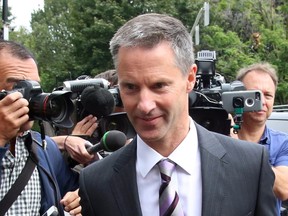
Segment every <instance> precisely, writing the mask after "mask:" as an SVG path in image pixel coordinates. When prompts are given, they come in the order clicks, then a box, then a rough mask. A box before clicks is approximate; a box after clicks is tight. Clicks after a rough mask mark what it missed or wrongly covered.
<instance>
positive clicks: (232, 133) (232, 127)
mask: <svg viewBox="0 0 288 216" xmlns="http://www.w3.org/2000/svg"><path fill="white" fill-rule="evenodd" d="M228 118H229V119H230V120H231V126H230V137H232V138H235V139H238V135H237V134H235V133H234V125H235V122H234V118H233V116H232V115H231V114H230V113H229V114H228Z"/></svg>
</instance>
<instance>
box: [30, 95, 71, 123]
mask: <svg viewBox="0 0 288 216" xmlns="http://www.w3.org/2000/svg"><path fill="white" fill-rule="evenodd" d="M29 109H30V111H29V116H30V118H31V119H39V120H45V121H49V122H53V123H54V124H55V125H56V126H62V127H67V128H69V127H72V126H73V122H72V120H71V119H70V116H71V114H72V112H73V109H74V106H73V103H72V101H71V99H70V92H64V91H54V92H52V93H51V94H50V93H41V94H38V95H36V96H35V97H32V98H31V101H30V102H29Z"/></svg>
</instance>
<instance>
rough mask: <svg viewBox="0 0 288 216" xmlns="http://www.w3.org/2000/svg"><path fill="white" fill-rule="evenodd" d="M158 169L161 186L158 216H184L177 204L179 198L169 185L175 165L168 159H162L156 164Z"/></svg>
mask: <svg viewBox="0 0 288 216" xmlns="http://www.w3.org/2000/svg"><path fill="white" fill-rule="evenodd" d="M158 167H159V170H160V174H161V179H162V184H161V187H160V191H159V208H160V216H170V215H173V216H182V215H184V213H183V210H182V207H181V204H180V202H179V196H178V194H177V192H176V191H175V190H174V189H173V187H172V185H169V183H170V180H171V175H172V172H173V170H174V168H175V163H174V162H173V161H170V160H169V159H164V160H161V161H160V162H159V163H158Z"/></svg>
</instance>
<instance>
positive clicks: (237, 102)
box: [233, 97, 244, 108]
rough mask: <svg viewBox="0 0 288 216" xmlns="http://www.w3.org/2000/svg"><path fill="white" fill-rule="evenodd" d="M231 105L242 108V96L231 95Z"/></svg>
mask: <svg viewBox="0 0 288 216" xmlns="http://www.w3.org/2000/svg"><path fill="white" fill-rule="evenodd" d="M233 107H234V108H243V107H244V99H243V97H233Z"/></svg>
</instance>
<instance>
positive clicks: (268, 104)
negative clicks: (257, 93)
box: [232, 63, 288, 215]
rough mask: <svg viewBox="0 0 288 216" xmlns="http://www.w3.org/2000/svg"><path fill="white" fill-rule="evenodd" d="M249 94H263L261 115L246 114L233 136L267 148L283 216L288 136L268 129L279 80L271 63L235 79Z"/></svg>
mask: <svg viewBox="0 0 288 216" xmlns="http://www.w3.org/2000/svg"><path fill="white" fill-rule="evenodd" d="M236 79H237V80H240V81H242V82H243V84H244V86H245V87H246V89H247V90H255V89H257V90H261V91H262V95H263V97H262V102H263V104H262V105H263V109H262V110H261V111H260V112H245V113H243V123H242V125H241V129H240V130H239V132H238V134H236V135H235V134H233V135H232V136H233V137H235V138H237V137H238V139H241V140H247V141H251V142H255V143H259V144H261V145H264V146H265V147H266V148H267V149H268V151H269V162H270V164H271V166H272V170H273V171H274V174H275V183H274V193H275V194H276V196H277V198H278V202H277V207H278V215H280V208H281V201H285V200H287V199H288V135H287V134H285V133H283V132H280V131H275V130H272V129H270V128H269V127H267V125H266V121H267V119H268V118H269V116H270V114H271V112H272V110H273V104H274V99H275V93H276V88H277V85H278V77H277V73H276V70H275V69H274V68H273V67H272V65H270V64H269V63H255V64H252V65H249V66H247V67H245V68H242V69H241V70H240V71H239V72H238V74H237V77H236Z"/></svg>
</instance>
